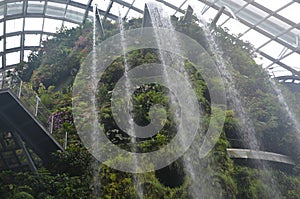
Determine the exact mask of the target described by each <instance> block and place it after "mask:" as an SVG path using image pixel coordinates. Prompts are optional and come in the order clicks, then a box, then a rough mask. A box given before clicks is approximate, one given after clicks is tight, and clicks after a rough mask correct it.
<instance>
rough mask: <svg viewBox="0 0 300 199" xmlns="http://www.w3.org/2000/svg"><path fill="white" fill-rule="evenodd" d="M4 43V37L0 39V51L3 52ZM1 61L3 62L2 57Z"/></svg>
mask: <svg viewBox="0 0 300 199" xmlns="http://www.w3.org/2000/svg"><path fill="white" fill-rule="evenodd" d="M3 44H4V39H1V40H0V52H3V51H4V49H3ZM0 63H2V60H1V59H0Z"/></svg>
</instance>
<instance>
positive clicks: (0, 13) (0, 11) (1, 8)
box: [0, 5, 4, 19]
mask: <svg viewBox="0 0 300 199" xmlns="http://www.w3.org/2000/svg"><path fill="white" fill-rule="evenodd" d="M3 18H4V5H2V6H0V19H3Z"/></svg>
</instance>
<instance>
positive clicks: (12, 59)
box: [6, 52, 20, 66]
mask: <svg viewBox="0 0 300 199" xmlns="http://www.w3.org/2000/svg"><path fill="white" fill-rule="evenodd" d="M18 63H20V52H13V53H8V54H6V65H7V66H9V65H13V64H18Z"/></svg>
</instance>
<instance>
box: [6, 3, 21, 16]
mask: <svg viewBox="0 0 300 199" xmlns="http://www.w3.org/2000/svg"><path fill="white" fill-rule="evenodd" d="M22 13H23V1H21V2H14V3H8V4H7V15H15V14H22Z"/></svg>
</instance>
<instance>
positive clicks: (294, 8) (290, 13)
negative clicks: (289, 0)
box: [278, 3, 300, 23]
mask: <svg viewBox="0 0 300 199" xmlns="http://www.w3.org/2000/svg"><path fill="white" fill-rule="evenodd" d="M299 10H300V4H299V3H293V4H291V5H290V6H288V7H286V8H285V9H283V10H281V11H280V12H278V14H280V15H281V16H283V17H285V18H287V19H289V20H291V21H293V22H295V23H299V22H300V17H299Z"/></svg>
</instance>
